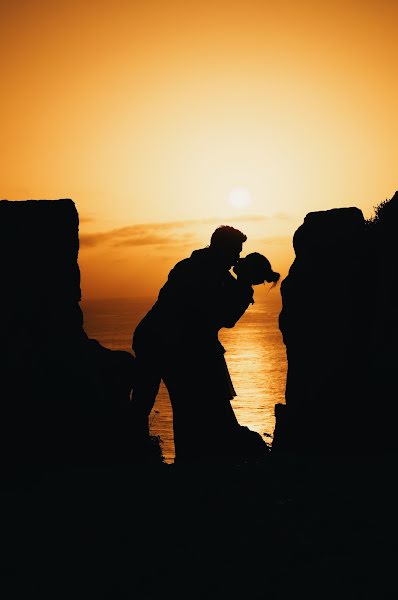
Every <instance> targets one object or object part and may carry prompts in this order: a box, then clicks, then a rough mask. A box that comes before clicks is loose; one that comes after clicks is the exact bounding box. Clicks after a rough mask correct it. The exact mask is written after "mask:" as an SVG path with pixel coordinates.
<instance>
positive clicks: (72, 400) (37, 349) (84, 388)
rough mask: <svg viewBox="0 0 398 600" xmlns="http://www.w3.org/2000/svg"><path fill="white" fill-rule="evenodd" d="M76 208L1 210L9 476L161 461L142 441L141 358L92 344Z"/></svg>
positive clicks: (0, 354) (2, 205) (1, 443)
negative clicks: (136, 382) (137, 395)
mask: <svg viewBox="0 0 398 600" xmlns="http://www.w3.org/2000/svg"><path fill="white" fill-rule="evenodd" d="M78 249H79V238H78V214H77V211H76V208H75V205H74V203H73V202H72V201H71V200H57V201H46V200H39V201H36V200H32V201H31V200H29V201H24V202H10V201H7V200H3V201H1V202H0V264H1V267H0V269H1V271H0V272H1V282H2V292H1V296H0V328H1V345H0V390H1V402H0V449H1V458H0V460H1V464H2V466H3V468H8V467H10V466H13V465H14V466H15V465H26V464H31V465H48V464H60V463H72V464H87V463H89V464H104V463H115V462H116V463H120V462H122V463H123V462H134V461H135V460H137V461H138V462H139V461H140V460H144V461H146V460H150V461H152V460H153V461H160V460H161V457H160V451H159V448H158V447H156V448H155V446H153V447H152V446H151V445H150V442H149V441H148V440H147V442H145V443H144V442H143V441H142V440H138V438H137V436H135V435H134V422H133V419H132V415H131V405H130V401H129V398H130V392H131V388H132V383H133V378H134V357H133V356H132V355H130V354H129V353H128V352H122V351H120V352H115V351H111V350H109V349H107V348H104V347H103V346H101V345H100V344H99V343H98V342H97V341H95V340H90V339H89V338H88V337H87V335H86V333H85V331H84V328H83V315H82V312H81V309H80V306H79V301H80V298H81V292H80V272H79V267H78V262H77V258H78Z"/></svg>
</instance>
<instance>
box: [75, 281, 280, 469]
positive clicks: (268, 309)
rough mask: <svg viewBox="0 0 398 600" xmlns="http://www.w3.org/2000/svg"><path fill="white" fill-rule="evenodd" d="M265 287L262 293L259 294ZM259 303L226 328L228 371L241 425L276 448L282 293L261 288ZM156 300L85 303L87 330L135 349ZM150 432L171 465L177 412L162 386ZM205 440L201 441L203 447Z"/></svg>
mask: <svg viewBox="0 0 398 600" xmlns="http://www.w3.org/2000/svg"><path fill="white" fill-rule="evenodd" d="M258 288H260V289H258ZM254 298H255V302H254V304H253V305H251V306H250V307H249V308H248V309H247V311H246V313H245V314H244V315H243V317H241V319H240V320H239V321H238V323H237V324H236V325H235V327H233V328H232V329H225V328H224V329H222V330H221V331H220V333H219V339H220V341H221V343H222V345H223V346H224V348H225V350H226V353H225V359H226V361H227V365H228V369H229V372H230V375H231V379H232V382H233V385H234V388H235V391H236V394H237V396H236V397H235V398H234V399H233V400H232V407H233V409H234V411H235V414H236V417H237V419H238V421H239V423H240V424H241V425H245V426H247V427H249V428H250V429H252V430H254V431H257V432H258V433H259V434H260V435H262V436H263V438H264V439H265V441H267V442H268V443H272V437H273V431H274V427H275V404H277V403H282V404H283V403H284V402H285V384H286V372H287V360H286V351H285V346H284V344H283V341H282V335H281V333H280V331H279V327H278V316H279V313H280V310H281V305H282V302H281V297H280V291H279V288H278V287H277V288H274V289H271V288H270V287H265V286H256V288H255V297H254ZM155 300H156V298H154V297H152V298H150V297H148V298H127V299H126V298H123V299H87V300H83V301H82V302H81V307H82V310H83V316H84V329H85V331H86V333H87V335H88V336H89V337H90V338H94V339H96V340H98V341H99V342H100V343H101V344H102V345H103V346H105V347H106V348H110V349H112V350H125V351H127V352H130V353H133V352H132V349H131V340H132V334H133V332H134V329H135V327H136V326H137V324H138V323H139V321H140V320H141V319H142V317H143V316H144V315H145V314H146V312H147V311H148V310H149V308H151V306H152V305H153V303H154V302H155ZM149 423H150V432H151V434H152V435H156V436H159V438H160V443H161V446H162V451H163V455H164V458H165V462H166V463H172V462H173V461H174V440H173V425H172V409H171V405H170V400H169V396H168V393H167V389H166V388H165V386H164V385H163V383H162V384H161V387H160V390H159V394H158V397H157V399H156V403H155V406H154V408H153V410H152V412H151V415H150V418H149ZM201 442H202V443H203V444H205V443H206V440H205V439H204V440H202V441H201V440H199V443H201Z"/></svg>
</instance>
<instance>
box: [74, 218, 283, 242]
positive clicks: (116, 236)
mask: <svg viewBox="0 0 398 600" xmlns="http://www.w3.org/2000/svg"><path fill="white" fill-rule="evenodd" d="M271 218H272V217H266V216H264V215H241V216H235V217H230V218H228V219H225V218H215V217H212V218H208V219H195V220H190V221H168V222H160V223H140V224H137V225H129V226H126V227H120V228H117V229H111V230H109V231H101V232H94V233H80V246H81V247H82V248H94V247H96V246H100V245H109V246H112V247H133V246H150V245H156V246H164V245H166V244H170V243H171V242H172V243H173V245H187V244H189V243H190V242H193V241H194V240H195V239H196V236H195V235H194V234H193V233H186V232H185V233H183V234H182V233H181V232H180V231H179V230H181V229H187V228H188V229H189V228H190V227H194V226H195V225H212V224H213V225H214V226H215V227H218V226H219V225H227V224H230V223H236V222H240V223H242V222H249V221H250V222H252V221H256V222H261V221H264V222H265V221H269V220H270V219H271ZM88 221H90V217H85V218H84V219H83V222H88Z"/></svg>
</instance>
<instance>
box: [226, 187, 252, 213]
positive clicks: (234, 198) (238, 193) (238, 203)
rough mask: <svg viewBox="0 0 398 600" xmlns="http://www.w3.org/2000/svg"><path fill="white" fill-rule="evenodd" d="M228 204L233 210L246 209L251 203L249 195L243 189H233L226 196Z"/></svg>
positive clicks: (245, 189) (247, 191) (246, 190)
mask: <svg viewBox="0 0 398 600" xmlns="http://www.w3.org/2000/svg"><path fill="white" fill-rule="evenodd" d="M228 200H229V203H230V204H231V205H232V206H234V207H235V208H246V207H247V206H249V204H250V203H251V200H252V199H251V194H250V192H249V190H248V189H247V188H245V187H235V188H233V189H232V190H231V191H230V193H229V196H228Z"/></svg>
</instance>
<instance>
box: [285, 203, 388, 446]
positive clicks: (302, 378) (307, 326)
mask: <svg viewBox="0 0 398 600" xmlns="http://www.w3.org/2000/svg"><path fill="white" fill-rule="evenodd" d="M397 226H398V193H396V194H395V196H394V197H393V198H392V199H391V200H390V201H388V202H385V203H383V204H382V205H380V207H378V208H377V209H376V215H375V217H374V219H372V220H370V221H368V222H366V221H365V220H364V218H363V215H362V213H361V211H360V210H359V209H357V208H342V209H333V210H329V211H323V212H317V213H310V214H308V215H307V216H306V218H305V220H304V223H303V225H301V226H300V227H299V229H298V230H297V231H296V233H295V235H294V239H293V245H294V249H295V252H296V258H295V260H294V262H293V264H292V266H291V268H290V271H289V274H288V276H287V277H286V279H285V280H284V281H283V282H282V285H281V293H282V300H283V308H282V312H281V314H280V320H279V324H280V329H281V331H282V335H283V340H284V342H285V344H286V350H287V358H288V376H287V383H286V406H284V405H277V406H276V427H275V434H274V443H273V450H274V451H277V450H289V451H308V452H324V453H335V452H355V453H357V452H363V451H373V450H375V449H380V450H385V449H389V448H398V436H397V434H396V433H395V421H396V417H397V416H398V415H397V412H398V407H397V406H396V399H397V397H398V394H397V391H398V390H397V376H396V375H395V374H394V366H395V364H396V359H397V358H398V357H397V344H396V339H397V333H398V327H397V315H396V298H397V280H398V277H397V275H398V267H397V264H398V263H397V258H398V256H397V254H398V252H397V238H396V230H397Z"/></svg>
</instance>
